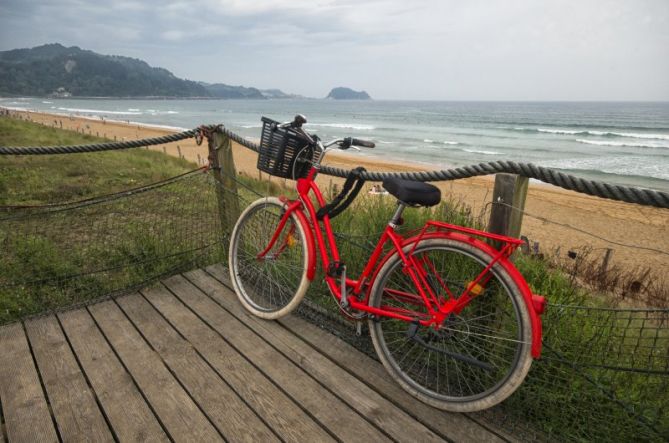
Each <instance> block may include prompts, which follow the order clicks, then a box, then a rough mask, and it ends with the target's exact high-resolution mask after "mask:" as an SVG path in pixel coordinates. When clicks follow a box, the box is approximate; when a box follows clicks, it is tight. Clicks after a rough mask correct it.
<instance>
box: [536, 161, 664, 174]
mask: <svg viewBox="0 0 669 443" xmlns="http://www.w3.org/2000/svg"><path fill="white" fill-rule="evenodd" d="M539 164H540V165H541V166H545V167H549V168H558V169H573V170H589V171H600V172H605V173H608V174H618V175H636V176H641V177H652V178H659V179H662V180H669V170H667V168H666V167H664V165H662V164H658V163H655V162H650V161H649V159H648V158H647V157H640V156H619V157H606V158H604V157H587V158H580V159H575V158H571V159H561V160H550V161H545V162H539Z"/></svg>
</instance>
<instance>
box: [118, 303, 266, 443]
mask: <svg viewBox="0 0 669 443" xmlns="http://www.w3.org/2000/svg"><path fill="white" fill-rule="evenodd" d="M152 292H155V290H149V291H147V293H152ZM158 296H162V297H173V295H171V294H169V293H167V292H166V291H164V292H163V293H162V294H158ZM118 304H119V305H120V306H121V308H122V309H123V311H125V313H126V315H127V316H128V317H129V318H130V320H132V322H133V323H134V324H135V326H136V327H137V328H138V329H139V330H140V331H141V333H142V335H143V336H144V337H145V338H146V339H147V340H148V341H149V343H150V344H151V346H153V348H154V349H156V350H157V351H158V353H159V354H160V356H161V358H162V359H163V361H164V362H165V363H166V364H167V365H168V366H169V367H170V369H171V370H172V373H173V374H174V375H175V376H176V377H177V378H178V379H179V380H180V381H181V383H182V385H184V387H185V388H186V389H187V390H188V391H189V392H190V394H191V396H192V397H193V399H194V400H195V401H196V402H197V403H198V405H199V406H200V408H202V409H203V410H204V411H205V413H206V414H207V416H208V417H209V418H210V420H211V421H212V422H213V423H214V425H216V427H217V428H218V430H219V431H220V432H221V433H222V434H223V435H224V436H225V438H226V439H227V440H230V441H249V442H251V441H263V442H272V441H278V439H277V438H276V436H275V435H274V434H273V433H272V431H271V430H270V429H269V428H268V427H267V426H266V425H265V424H264V423H263V422H262V421H261V420H260V419H259V418H258V416H257V415H255V413H254V412H253V410H251V409H250V408H249V407H248V406H247V405H246V404H245V403H244V402H243V401H242V400H241V399H240V398H239V397H238V396H237V394H235V392H234V391H233V390H232V389H230V387H229V386H228V385H227V384H226V383H225V382H224V381H223V379H222V378H221V377H219V376H218V374H217V373H216V372H215V371H214V370H213V369H212V368H211V367H210V366H209V365H208V364H207V363H206V362H205V361H204V360H203V359H202V357H200V356H199V355H198V354H197V352H196V351H195V349H194V348H193V346H192V345H191V344H190V343H188V342H187V341H186V340H184V339H183V338H181V337H180V336H179V334H178V333H177V332H176V331H175V330H174V328H172V326H171V325H170V324H169V323H167V321H165V319H164V318H163V317H162V316H161V315H160V314H159V313H158V312H157V311H156V310H155V309H154V308H153V307H152V306H151V305H150V304H149V303H148V302H147V301H146V300H145V299H144V298H143V297H142V296H140V295H139V294H136V295H131V296H128V297H123V298H121V299H119V300H118Z"/></svg>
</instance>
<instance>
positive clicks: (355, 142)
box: [351, 138, 376, 148]
mask: <svg viewBox="0 0 669 443" xmlns="http://www.w3.org/2000/svg"><path fill="white" fill-rule="evenodd" d="M351 145H353V146H362V147H363V148H373V147H374V146H376V145H375V144H374V142H370V141H367V140H360V139H359V138H351Z"/></svg>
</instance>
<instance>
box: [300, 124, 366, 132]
mask: <svg viewBox="0 0 669 443" xmlns="http://www.w3.org/2000/svg"><path fill="white" fill-rule="evenodd" d="M307 125H309V126H322V127H324V128H338V129H355V130H358V131H371V130H373V129H376V128H375V127H374V126H372V125H361V124H355V123H307Z"/></svg>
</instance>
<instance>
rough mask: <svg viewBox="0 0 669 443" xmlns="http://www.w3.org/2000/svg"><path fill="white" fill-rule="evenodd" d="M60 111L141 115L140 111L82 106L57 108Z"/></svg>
mask: <svg viewBox="0 0 669 443" xmlns="http://www.w3.org/2000/svg"><path fill="white" fill-rule="evenodd" d="M58 109H59V110H61V111H67V112H75V113H83V114H110V115H142V113H141V112H133V111H104V110H101V109H83V108H58Z"/></svg>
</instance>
